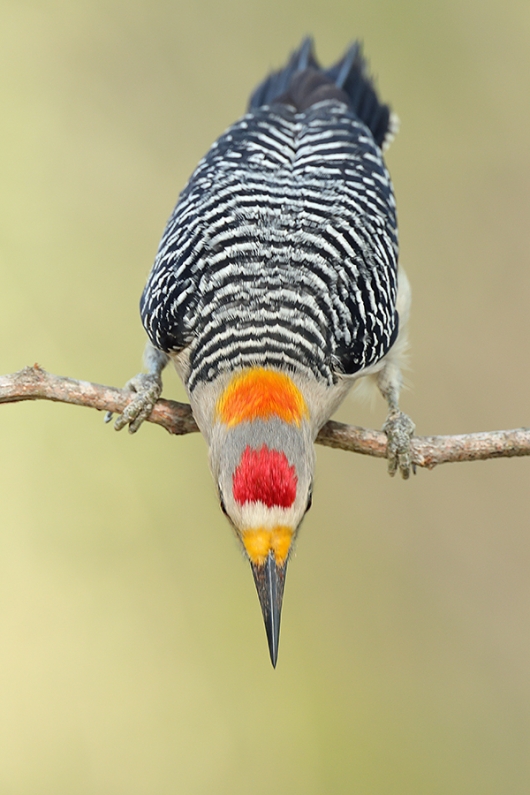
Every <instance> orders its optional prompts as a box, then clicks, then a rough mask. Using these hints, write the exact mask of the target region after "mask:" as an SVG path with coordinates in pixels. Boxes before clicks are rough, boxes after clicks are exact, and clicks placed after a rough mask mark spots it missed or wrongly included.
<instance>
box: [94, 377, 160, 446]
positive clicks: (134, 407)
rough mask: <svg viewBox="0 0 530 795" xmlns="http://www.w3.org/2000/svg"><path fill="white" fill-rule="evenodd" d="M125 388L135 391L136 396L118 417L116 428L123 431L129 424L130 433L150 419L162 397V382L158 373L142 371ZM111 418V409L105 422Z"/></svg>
mask: <svg viewBox="0 0 530 795" xmlns="http://www.w3.org/2000/svg"><path fill="white" fill-rule="evenodd" d="M125 389H127V390H128V391H129V392H133V393H135V396H134V398H133V399H132V400H131V402H130V403H129V404H128V405H127V406H126V408H125V409H124V411H123V412H122V414H120V415H119V416H118V418H117V419H116V422H115V423H114V428H115V430H117V431H121V429H122V428H125V426H126V425H128V426H129V433H136V431H137V430H138V428H139V427H140V425H141V424H142V423H143V422H144V421H145V420H146V419H148V417H149V415H150V414H151V412H152V410H153V408H154V406H155V403H156V401H157V400H158V398H159V397H160V393H161V391H162V382H161V379H160V377H159V376H157V375H152V374H148V373H140V374H139V375H137V376H135V377H134V378H131V380H130V381H128V382H127V383H126V384H125ZM111 419H112V413H111V412H110V411H109V412H107V414H106V415H105V422H110V421H111Z"/></svg>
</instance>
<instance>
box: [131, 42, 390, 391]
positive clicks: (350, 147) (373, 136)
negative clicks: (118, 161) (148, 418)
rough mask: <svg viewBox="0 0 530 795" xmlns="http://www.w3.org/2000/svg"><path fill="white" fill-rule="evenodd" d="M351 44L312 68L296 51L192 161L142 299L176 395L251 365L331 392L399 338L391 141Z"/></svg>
mask: <svg viewBox="0 0 530 795" xmlns="http://www.w3.org/2000/svg"><path fill="white" fill-rule="evenodd" d="M394 129H395V127H394V123H393V119H392V115H391V113H390V110H389V108H388V107H387V106H386V105H383V104H381V103H380V102H379V100H378V98H377V95H376V93H375V90H374V88H373V85H372V83H371V81H370V78H369V77H368V75H367V72H366V66H365V62H364V60H363V58H362V55H361V52H360V47H359V45H357V44H356V45H354V46H353V47H352V48H350V50H349V51H348V52H347V53H346V55H345V56H344V58H343V59H342V60H341V61H339V62H338V63H337V64H336V65H335V66H334V67H332V68H330V69H329V70H327V71H325V70H322V69H321V68H320V67H319V65H318V63H317V62H316V60H315V58H314V56H313V53H312V45H311V42H310V40H306V41H305V42H304V43H303V44H302V46H301V48H300V49H299V50H298V51H297V52H296V53H294V55H293V56H292V58H291V60H290V62H289V64H288V65H287V67H285V69H283V70H282V71H280V72H278V73H276V74H273V75H271V76H270V77H268V78H267V79H266V80H265V81H264V82H263V83H262V84H261V85H260V86H259V87H258V89H257V90H256V91H255V92H254V94H253V96H252V98H251V102H250V108H249V111H248V113H247V115H246V116H244V117H243V118H242V119H241V120H240V121H238V122H236V123H235V124H234V125H233V126H232V127H230V128H229V129H228V130H227V131H226V132H225V133H224V134H223V135H222V136H221V137H220V138H219V139H218V141H217V142H216V143H215V144H214V145H213V146H212V148H211V149H210V151H209V152H208V154H207V155H206V157H205V158H204V159H203V160H202V161H201V162H200V163H199V165H198V167H197V169H196V171H195V172H194V174H193V175H192V177H191V179H190V181H189V183H188V185H187V186H186V188H185V189H184V191H183V192H182V194H181V196H180V198H179V201H178V203H177V206H176V208H175V210H174V212H173V214H172V216H171V218H170V219H169V222H168V224H167V227H166V230H165V232H164V236H163V238H162V241H161V243H160V248H159V251H158V254H157V257H156V260H155V264H154V266H153V270H152V272H151V275H150V277H149V280H148V282H147V285H146V288H145V290H144V293H143V296H142V300H141V313H142V320H143V323H144V326H145V328H146V331H147V333H148V335H149V338H150V340H151V342H152V344H153V345H154V346H155V347H156V348H158V349H160V350H162V351H164V352H166V353H174V352H179V351H183V350H186V351H187V354H188V357H187V360H188V362H189V366H188V371H187V374H186V377H187V381H188V389H189V391H190V392H192V391H193V389H194V387H195V386H197V384H199V383H204V382H207V381H213V380H214V379H215V378H216V377H217V376H218V375H220V374H221V373H224V372H227V371H233V370H234V369H236V368H243V367H250V366H264V367H280V368H282V369H283V370H288V371H290V372H292V373H293V374H299V375H306V376H308V377H312V378H316V379H318V380H319V381H321V382H323V383H325V384H329V385H331V384H332V383H335V382H336V380H337V378H339V377H340V376H341V375H343V374H355V373H360V372H361V371H363V370H364V369H365V368H367V367H369V366H371V365H374V364H375V363H376V362H378V361H379V360H380V359H381V358H382V357H383V356H385V354H386V353H387V352H388V351H389V349H390V348H391V346H392V345H393V343H394V342H395V340H396V337H397V332H398V322H399V320H398V315H397V311H396V295H397V253H398V246H397V225H396V214H395V203H394V196H393V191H392V185H391V182H390V177H389V175H388V172H387V170H386V168H385V165H384V163H383V158H382V151H381V150H382V148H383V147H384V145H385V143H386V142H387V141H388V140H389V138H390V137H391V136H392V135H393V132H394Z"/></svg>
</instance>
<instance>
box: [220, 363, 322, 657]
mask: <svg viewBox="0 0 530 795" xmlns="http://www.w3.org/2000/svg"><path fill="white" fill-rule="evenodd" d="M314 457H315V456H314V448H313V434H312V431H311V426H310V422H309V412H308V409H307V405H306V402H305V400H304V397H303V395H302V392H301V390H300V389H299V388H298V386H296V384H295V383H294V382H293V380H292V378H291V377H290V376H289V375H287V374H285V373H280V372H277V371H274V370H266V369H263V368H252V369H250V370H246V371H243V372H239V373H237V374H236V375H234V376H232V378H231V380H230V381H229V382H228V384H227V385H226V386H224V388H223V390H222V393H221V395H220V397H218V399H217V402H216V406H215V422H214V425H213V430H212V434H211V438H210V463H211V468H212V473H213V475H214V478H215V480H216V482H217V485H218V490H219V499H220V504H221V508H222V510H223V512H224V513H225V514H226V516H227V517H228V519H229V521H230V523H231V524H232V526H233V528H234V530H235V532H236V534H237V536H238V538H239V540H240V542H241V544H242V546H243V549H244V551H245V554H246V556H247V557H248V560H249V562H250V565H251V568H252V573H253V575H254V581H255V584H256V588H257V592H258V597H259V601H260V605H261V609H262V613H263V618H264V621H265V629H266V632H267V639H268V643H269V651H270V656H271V661H272V664H273V665H274V666H275V665H276V659H277V654H278V642H279V631H280V615H281V607H282V599H283V589H284V583H285V572H286V568H287V562H288V559H289V555H290V553H291V551H292V548H293V542H294V539H295V537H296V533H297V531H298V528H299V526H300V523H301V521H302V519H303V517H304V515H305V513H306V511H307V510H308V509H309V507H310V505H311V494H312V487H313V469H314Z"/></svg>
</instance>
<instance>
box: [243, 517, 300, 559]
mask: <svg viewBox="0 0 530 795" xmlns="http://www.w3.org/2000/svg"><path fill="white" fill-rule="evenodd" d="M241 538H242V539H243V544H244V545H245V549H246V551H247V555H248V556H249V558H250V562H251V563H255V564H256V565H258V566H261V565H263V564H264V563H265V561H266V559H267V557H268V554H269V552H274V557H275V558H276V565H278V566H283V565H284V564H285V562H286V561H287V556H288V554H289V550H290V548H291V543H292V541H293V531H292V528H290V527H284V526H282V525H279V526H278V527H272V528H265V527H257V528H256V529H255V530H243V532H242V533H241Z"/></svg>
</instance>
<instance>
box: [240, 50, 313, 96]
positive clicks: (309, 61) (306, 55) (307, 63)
mask: <svg viewBox="0 0 530 795" xmlns="http://www.w3.org/2000/svg"><path fill="white" fill-rule="evenodd" d="M311 68H313V69H320V66H319V64H318V62H317V61H316V59H315V56H314V54H313V39H312V38H311V37H310V36H307V37H306V38H305V39H304V40H303V42H302V44H301V45H300V47H299V48H298V49H297V50H295V52H293V54H292V55H291V57H290V58H289V63H288V64H287V66H286V67H284V68H283V69H280V70H279V71H278V72H273V73H272V74H270V75H269V76H268V77H266V78H265V80H264V81H263V82H262V83H260V84H259V86H258V87H257V88H256V90H255V91H254V93H253V94H252V96H251V97H250V102H249V105H248V107H249V110H250V109H252V108H260V107H261V106H262V105H270V104H271V102H274V101H275V100H276V99H277V98H278V97H279V96H281V95H282V94H285V93H286V91H287V90H288V88H289V86H290V84H291V80H292V79H293V77H294V76H295V74H297V73H298V72H303V71H305V69H311Z"/></svg>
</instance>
